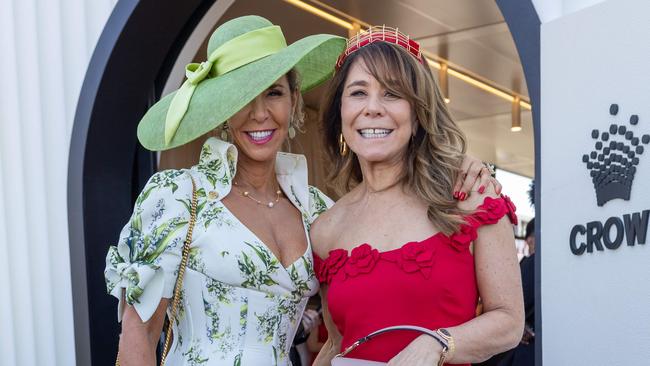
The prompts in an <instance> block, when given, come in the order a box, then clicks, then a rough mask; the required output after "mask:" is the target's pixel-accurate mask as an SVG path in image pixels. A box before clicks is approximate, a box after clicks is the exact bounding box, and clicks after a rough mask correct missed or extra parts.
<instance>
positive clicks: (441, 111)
mask: <svg viewBox="0 0 650 366" xmlns="http://www.w3.org/2000/svg"><path fill="white" fill-rule="evenodd" d="M355 60H360V61H363V62H364V63H365V66H366V69H367V71H368V72H369V73H370V74H371V75H372V76H373V77H374V78H375V79H377V81H379V83H380V84H381V85H382V86H383V87H384V88H386V89H387V90H388V91H390V92H391V93H393V94H395V95H398V96H400V97H401V98H404V99H405V100H407V101H408V102H409V103H410V105H411V107H412V112H413V114H414V116H415V119H416V121H417V130H416V132H415V135H414V136H413V137H412V138H411V140H410V141H409V144H408V147H407V148H406V149H407V150H406V153H405V154H404V170H403V173H402V176H401V180H402V183H403V184H404V185H405V186H407V187H408V188H409V189H410V190H411V191H412V192H414V193H415V194H416V196H417V197H418V198H419V199H421V200H422V201H423V202H426V203H427V205H428V210H427V216H428V218H429V220H430V221H431V223H433V225H435V227H436V228H438V230H440V231H441V232H443V233H444V234H446V235H450V234H451V233H453V232H455V231H457V230H458V228H459V225H460V224H461V223H462V222H463V219H462V214H463V211H461V210H460V209H458V208H457V201H456V200H454V199H453V197H452V191H453V188H454V183H455V181H456V178H457V176H458V174H459V170H460V165H461V163H462V160H463V157H464V155H465V150H466V146H465V145H466V140H465V135H464V134H463V132H462V131H461V130H460V128H459V127H458V126H457V125H456V123H455V122H454V121H453V119H452V118H451V115H450V114H449V111H448V110H447V105H446V103H445V101H444V98H443V96H442V94H441V92H440V89H439V88H438V85H437V83H436V81H435V79H434V78H433V75H432V74H431V70H430V69H429V68H428V67H427V66H424V65H423V64H422V63H420V62H419V61H418V60H417V59H416V58H415V57H413V56H412V55H411V54H409V53H408V52H407V51H406V50H404V49H403V48H401V47H399V46H396V45H394V44H390V43H386V42H376V43H372V44H370V45H367V46H364V47H362V48H360V49H359V50H357V51H356V52H354V53H353V54H351V55H350V56H348V57H347V59H346V60H345V62H344V64H343V65H342V66H341V68H340V69H339V70H338V71H337V72H336V73H335V74H334V77H333V78H332V80H331V81H330V83H329V85H328V88H327V91H326V92H325V95H324V99H323V103H322V104H321V114H320V122H321V124H322V126H323V128H324V132H325V133H324V136H325V146H326V148H327V152H328V155H329V156H330V158H331V159H332V162H333V163H334V168H333V169H332V170H331V171H330V174H329V177H328V179H329V181H330V184H331V185H332V188H334V189H335V190H336V192H337V193H338V194H345V193H346V192H348V191H350V190H351V189H352V188H353V187H355V186H356V185H357V184H359V183H360V182H361V181H362V180H363V176H362V172H361V167H360V165H359V160H358V158H357V157H356V155H355V154H354V153H353V152H350V153H348V154H347V155H346V156H341V154H340V153H339V136H340V134H341V96H342V93H343V88H344V86H345V85H344V84H345V80H346V78H347V74H348V71H349V70H350V67H351V65H352V64H353V63H354V62H355Z"/></svg>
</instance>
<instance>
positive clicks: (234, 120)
mask: <svg viewBox="0 0 650 366" xmlns="http://www.w3.org/2000/svg"><path fill="white" fill-rule="evenodd" d="M294 93H297V92H296V91H292V89H291V87H290V86H289V81H288V79H287V76H282V77H281V78H280V79H278V80H277V81H276V82H275V83H274V84H273V85H271V86H270V87H269V88H268V89H267V90H265V91H264V92H262V93H261V94H260V95H258V96H257V97H255V99H254V100H253V101H251V102H250V103H249V104H248V105H246V106H245V107H244V108H242V109H241V110H240V111H239V112H237V113H236V114H235V115H233V116H232V117H231V118H230V119H229V120H228V127H229V132H230V135H231V136H232V140H233V144H235V146H236V147H237V150H238V152H239V154H240V157H244V158H248V159H251V160H254V161H257V162H263V161H271V160H275V156H276V154H277V152H278V151H279V150H280V148H281V147H282V144H283V143H284V141H285V139H286V138H287V134H288V130H289V121H290V119H291V115H292V113H293V110H294V106H295V100H296V98H295V94H294Z"/></svg>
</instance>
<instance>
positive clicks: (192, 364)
mask: <svg viewBox="0 0 650 366" xmlns="http://www.w3.org/2000/svg"><path fill="white" fill-rule="evenodd" d="M201 351H202V350H201V345H200V344H199V342H198V341H195V342H193V343H192V346H191V347H190V348H189V349H188V350H187V351H185V352H184V353H183V356H185V362H186V364H187V365H188V366H197V365H205V364H206V363H207V362H208V361H210V358H209V357H206V356H203V354H202V352H201Z"/></svg>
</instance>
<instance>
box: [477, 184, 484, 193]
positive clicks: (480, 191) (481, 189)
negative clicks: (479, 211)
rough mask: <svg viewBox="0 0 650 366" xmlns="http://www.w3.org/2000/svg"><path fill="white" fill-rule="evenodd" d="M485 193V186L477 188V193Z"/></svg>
mask: <svg viewBox="0 0 650 366" xmlns="http://www.w3.org/2000/svg"><path fill="white" fill-rule="evenodd" d="M483 192H485V186H480V187H478V193H480V194H483Z"/></svg>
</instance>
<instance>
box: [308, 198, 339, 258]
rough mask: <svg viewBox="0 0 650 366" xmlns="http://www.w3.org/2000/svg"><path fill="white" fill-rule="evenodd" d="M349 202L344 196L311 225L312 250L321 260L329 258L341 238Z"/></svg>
mask: <svg viewBox="0 0 650 366" xmlns="http://www.w3.org/2000/svg"><path fill="white" fill-rule="evenodd" d="M347 201H348V200H347V199H346V196H343V197H342V198H341V199H340V200H339V201H337V202H336V203H335V204H334V206H332V207H330V208H329V209H328V210H327V211H325V212H323V213H322V214H321V215H320V216H318V218H317V219H316V220H315V221H314V223H313V224H312V225H311V229H310V233H309V235H310V237H311V244H312V249H313V251H314V253H316V254H317V255H318V256H319V257H321V258H326V257H327V256H328V254H329V251H330V250H331V249H333V248H334V246H335V243H336V241H337V240H338V238H339V234H340V230H339V229H340V228H341V224H342V223H343V222H344V220H345V213H346V209H345V207H346V206H347V205H348V204H347Z"/></svg>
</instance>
